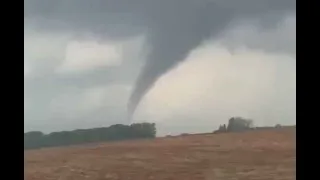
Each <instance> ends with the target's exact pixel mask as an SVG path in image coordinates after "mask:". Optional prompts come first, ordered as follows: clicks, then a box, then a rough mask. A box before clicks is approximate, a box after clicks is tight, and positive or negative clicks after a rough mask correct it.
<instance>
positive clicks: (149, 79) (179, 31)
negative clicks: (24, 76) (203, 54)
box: [25, 0, 296, 113]
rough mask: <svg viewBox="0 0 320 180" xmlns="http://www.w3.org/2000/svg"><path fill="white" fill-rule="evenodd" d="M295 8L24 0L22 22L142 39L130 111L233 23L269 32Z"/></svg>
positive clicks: (184, 1) (244, 0)
mask: <svg viewBox="0 0 320 180" xmlns="http://www.w3.org/2000/svg"><path fill="white" fill-rule="evenodd" d="M295 7H296V1H295V0H69V1H65V0H54V1H53V0H25V20H26V21H28V22H32V23H34V25H35V26H36V27H37V28H38V29H44V30H50V31H72V32H75V33H78V34H81V33H85V32H90V33H94V34H95V35H96V37H97V38H101V39H115V40H117V39H118V40H119V39H123V38H128V37H131V36H136V35H144V36H145V37H146V38H147V39H146V42H147V44H148V45H149V46H150V47H149V49H148V50H149V51H148V54H147V58H146V63H145V66H144V68H143V69H142V70H141V73H140V75H139V77H138V79H137V82H136V85H135V88H134V90H133V92H132V95H131V98H130V102H129V105H128V109H129V113H133V112H134V111H135V108H136V107H137V105H138V104H139V102H140V100H141V98H142V97H143V96H144V95H145V94H146V93H147V92H148V90H149V89H150V88H151V87H152V85H153V84H154V83H155V82H156V81H157V79H158V78H159V77H161V76H162V75H163V74H164V73H166V72H167V71H168V70H170V69H172V68H173V67H174V66H175V65H177V64H178V63H179V62H181V61H183V60H184V59H186V57H187V56H188V54H189V53H190V51H191V50H193V49H195V48H197V47H198V46H199V45H200V44H201V43H203V41H204V40H206V39H208V38H216V37H218V36H219V33H222V31H223V30H224V29H225V28H226V27H227V26H228V25H229V24H230V23H232V22H233V21H235V20H237V19H238V20H239V19H243V18H253V19H259V20H261V21H259V22H260V25H261V26H262V27H264V28H270V27H273V26H275V25H277V22H278V21H279V20H281V17H282V16H283V15H285V14H286V13H295Z"/></svg>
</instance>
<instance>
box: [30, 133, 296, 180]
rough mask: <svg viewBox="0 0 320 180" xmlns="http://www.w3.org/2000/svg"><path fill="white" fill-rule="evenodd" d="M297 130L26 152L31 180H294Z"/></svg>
mask: <svg viewBox="0 0 320 180" xmlns="http://www.w3.org/2000/svg"><path fill="white" fill-rule="evenodd" d="M295 137H296V130H295V128H284V129H274V130H261V131H251V132H245V133H226V134H204V135H190V136H180V137H168V138H158V139H155V140H142V141H128V142H116V143H104V144H98V145H86V146H78V147H76V146H74V147H65V148H48V149H42V150H30V151H25V165H24V169H25V179H26V180H103V179H106V180H108V179H110V180H229V179H230V180H231V179H234V180H236V179H238V180H251V179H252V180H253V179H254V180H270V179H273V180H280V179H281V180H293V179H295V163H296V156H295V149H296V148H295Z"/></svg>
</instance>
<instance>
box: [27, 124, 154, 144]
mask: <svg viewBox="0 0 320 180" xmlns="http://www.w3.org/2000/svg"><path fill="white" fill-rule="evenodd" d="M155 136H156V125H155V123H135V124H131V125H122V124H116V125H112V126H109V127H101V128H93V129H77V130H74V131H61V132H52V133H50V134H44V133H42V132H41V131H32V132H27V133H24V149H36V148H43V147H54V146H66V145H76V144H83V143H93V142H103V141H119V140H130V139H142V138H155Z"/></svg>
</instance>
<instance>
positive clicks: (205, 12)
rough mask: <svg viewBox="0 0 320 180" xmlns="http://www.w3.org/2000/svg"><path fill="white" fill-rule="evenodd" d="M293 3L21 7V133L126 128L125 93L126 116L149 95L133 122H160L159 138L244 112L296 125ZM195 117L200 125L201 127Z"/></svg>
mask: <svg viewBox="0 0 320 180" xmlns="http://www.w3.org/2000/svg"><path fill="white" fill-rule="evenodd" d="M295 6H296V4H295V1H293V0H285V1H275V0H269V1H267V0H255V1H253V0H245V1H242V2H241V3H239V2H238V1H231V0H227V1H209V0H200V1H191V0H190V1H189V0H185V1H182V0H174V1H166V0H164V1H146V0H134V1H126V0H117V1H115V0H107V1H90V2H89V1H84V0H83V1H82V0H81V1H75V2H73V1H68V2H65V1H38V0H25V60H24V62H25V101H26V102H25V105H26V106H28V107H27V108H25V122H26V129H27V130H30V129H43V130H46V131H51V130H58V129H61V128H67V129H73V128H79V127H89V126H90V127H93V126H100V125H109V124H110V123H125V122H127V120H126V115H125V113H126V102H127V100H128V98H129V97H130V92H132V91H133V94H132V95H131V100H132V101H131V102H132V103H133V105H132V106H131V107H130V108H131V109H132V111H133V110H134V109H135V107H136V105H137V104H138V103H139V101H140V99H141V98H142V97H143V95H144V94H145V93H148V90H149V89H150V88H152V90H151V92H150V93H148V95H147V97H146V99H144V100H143V103H142V105H141V107H139V109H138V114H137V115H136V117H135V118H134V120H147V121H158V122H161V124H162V126H163V128H162V131H163V133H166V130H165V129H166V128H165V127H167V128H169V127H175V125H173V124H175V122H176V123H177V124H188V123H190V124H191V125H190V127H191V129H192V127H194V129H199V130H201V127H208V123H210V124H214V125H216V124H217V123H220V119H221V121H225V120H226V119H225V118H227V117H229V116H233V115H242V114H243V115H244V116H254V117H257V118H259V119H273V120H265V121H268V122H270V121H271V122H272V123H273V121H275V119H281V120H279V121H285V122H294V121H295V115H293V114H295V43H296V40H295V39H296V38H295V34H296V31H295ZM183 60H186V61H185V63H183V64H182V65H181V66H179V67H178V69H175V70H173V71H170V72H169V73H168V74H166V73H167V72H168V71H169V70H170V69H172V68H174V67H175V66H176V65H177V64H178V62H182V61H183ZM206 68H207V69H206ZM218 72H219V73H218ZM191 73H192V74H194V75H190V74H191ZM259 73H260V75H259ZM164 74H166V75H165V76H163V75H164ZM257 74H258V75H259V76H258V75H257ZM212 77H214V78H212ZM253 77H254V78H253ZM159 78H160V80H159V81H157V80H158V79H159ZM259 78H261V79H259ZM292 78H293V79H292ZM186 79H187V81H186ZM275 79H280V80H275ZM240 82H241V83H240ZM248 82H249V85H248ZM283 82H290V83H289V84H288V85H287V86H285V87H282V86H284V85H283ZM242 83H243V84H246V86H245V88H244V87H242V86H241V84H242ZM154 84H155V86H154V87H153V85H154ZM161 84H165V85H161ZM183 87H184V88H183ZM280 87H282V88H280ZM180 88H182V90H180ZM187 89H188V90H187ZM192 89H193V90H192ZM204 89H207V90H208V91H205V92H203V91H202V90H204ZM209 89H210V90H209ZM219 89H220V90H219ZM226 89H227V90H226ZM284 89H286V91H289V92H290V93H287V92H286V93H284V92H283V91H284ZM173 92H176V93H174V94H175V96H174V95H170V93H173ZM188 93H191V95H190V94H188ZM249 95H252V96H253V97H251V98H250V96H249ZM265 96H269V97H268V98H266V97H265ZM218 97H219V98H218ZM222 97H223V98H222ZM280 97H281V98H280ZM194 99H196V100H194ZM235 99H238V100H235ZM280 99H282V100H281V103H282V102H283V104H282V106H281V107H282V108H281V110H279V108H280V107H279V108H278V107H274V103H277V104H281V103H280V102H278V101H280ZM266 100H268V101H267V102H264V101H266ZM212 101H215V102H212ZM234 101H236V102H234ZM164 102H166V103H165V104H167V105H166V106H164V104H163V103H164ZM191 102H193V103H194V104H193V105H192V103H191ZM197 102H199V103H197ZM200 102H201V103H200ZM209 102H211V103H214V104H215V105H213V104H211V103H209ZM262 102H264V103H262ZM288 102H290V103H291V104H294V106H291V105H290V104H289V103H288ZM181 103H182V104H183V105H178V104H181ZM240 106H241V107H243V109H242V110H240V109H241V108H240ZM195 107H197V108H200V109H207V111H208V112H215V113H208V112H205V111H200V110H197V111H195V110H192V109H195ZM245 107H246V108H245ZM255 108H256V109H257V110H254V109H255ZM26 109H27V110H26ZM280 111H281V112H280ZM282 111H284V112H282ZM186 117H188V118H186ZM280 117H283V118H280ZM184 119H185V120H184ZM194 119H198V120H196V121H197V122H198V123H199V121H200V120H199V119H203V121H200V122H202V123H200V124H202V125H199V126H201V127H198V128H197V126H196V125H195V124H196V123H193V122H194V121H195V120H194ZM217 119H219V120H217ZM222 119H223V120H222ZM282 119H286V120H282ZM211 121H213V122H211ZM262 121H263V120H261V122H262ZM178 122H179V123H178ZM271 122H270V123H271ZM265 123H267V122H265ZM62 124H63V125H62ZM174 129H175V128H174ZM178 129H185V128H184V127H180V128H178ZM202 129H203V128H202ZM173 131H179V130H177V129H176V130H173Z"/></svg>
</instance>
